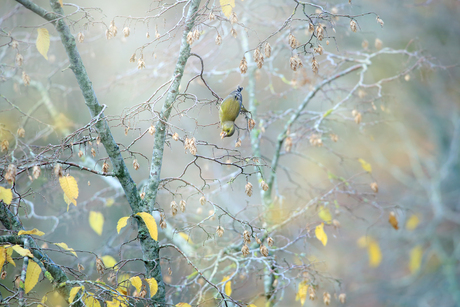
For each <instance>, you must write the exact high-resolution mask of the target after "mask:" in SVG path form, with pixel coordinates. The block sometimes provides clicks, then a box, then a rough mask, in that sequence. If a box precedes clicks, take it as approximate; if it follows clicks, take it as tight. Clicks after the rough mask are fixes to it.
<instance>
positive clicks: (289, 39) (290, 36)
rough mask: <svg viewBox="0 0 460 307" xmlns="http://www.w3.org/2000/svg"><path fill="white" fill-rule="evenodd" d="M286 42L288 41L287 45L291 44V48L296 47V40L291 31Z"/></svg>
mask: <svg viewBox="0 0 460 307" xmlns="http://www.w3.org/2000/svg"><path fill="white" fill-rule="evenodd" d="M288 42H289V46H291V48H292V49H295V48H297V45H298V41H297V38H295V36H294V35H292V33H289V36H288Z"/></svg>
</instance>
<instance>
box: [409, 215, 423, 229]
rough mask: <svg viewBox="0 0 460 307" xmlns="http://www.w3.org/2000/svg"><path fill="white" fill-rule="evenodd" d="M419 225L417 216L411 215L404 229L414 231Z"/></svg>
mask: <svg viewBox="0 0 460 307" xmlns="http://www.w3.org/2000/svg"><path fill="white" fill-rule="evenodd" d="M419 223H420V220H419V218H418V216H417V215H415V214H412V215H411V216H410V217H409V219H408V220H407V222H406V229H407V230H414V229H415V228H417V226H418V224H419Z"/></svg>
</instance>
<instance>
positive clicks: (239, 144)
mask: <svg viewBox="0 0 460 307" xmlns="http://www.w3.org/2000/svg"><path fill="white" fill-rule="evenodd" d="M235 147H241V139H240V138H238V139H237V141H236V143H235Z"/></svg>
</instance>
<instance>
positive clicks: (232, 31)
mask: <svg viewBox="0 0 460 307" xmlns="http://www.w3.org/2000/svg"><path fill="white" fill-rule="evenodd" d="M230 34H231V35H232V36H233V37H234V38H236V37H237V36H238V32H236V30H235V29H233V28H232V29H231V30H230Z"/></svg>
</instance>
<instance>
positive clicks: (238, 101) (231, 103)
mask: <svg viewBox="0 0 460 307" xmlns="http://www.w3.org/2000/svg"><path fill="white" fill-rule="evenodd" d="M242 90H243V87H241V86H238V87H237V89H236V90H234V91H233V92H231V93H230V94H229V95H228V96H227V97H225V99H224V100H223V101H222V103H221V104H220V110H219V119H220V125H221V126H222V132H221V133H220V136H221V138H222V139H223V138H225V137H230V136H232V135H233V134H234V133H235V120H236V118H237V117H238V115H239V114H240V112H247V110H246V109H245V108H244V106H243V96H242V95H241V91H242Z"/></svg>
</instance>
